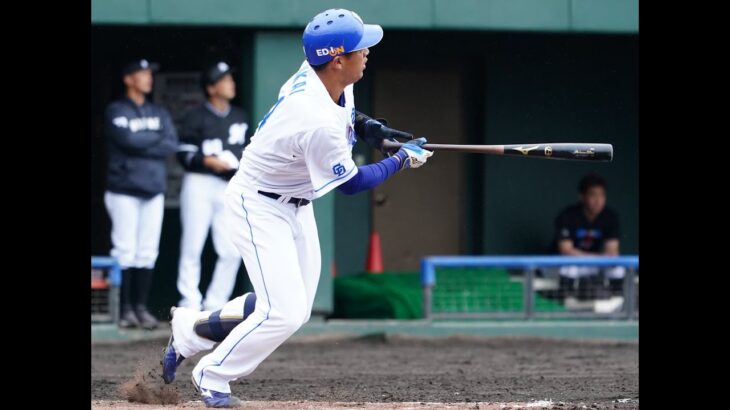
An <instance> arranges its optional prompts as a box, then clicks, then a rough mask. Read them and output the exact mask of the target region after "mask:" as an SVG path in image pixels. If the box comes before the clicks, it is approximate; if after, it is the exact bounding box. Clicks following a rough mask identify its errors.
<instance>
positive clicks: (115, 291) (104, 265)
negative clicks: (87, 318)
mask: <svg viewBox="0 0 730 410" xmlns="http://www.w3.org/2000/svg"><path fill="white" fill-rule="evenodd" d="M91 268H92V269H108V270H109V284H110V285H111V286H110V287H109V299H108V300H109V317H110V319H111V321H112V322H113V323H118V322H119V288H120V287H121V286H122V268H121V267H120V266H119V262H117V260H116V258H113V257H109V256H92V257H91ZM91 320H92V322H93V321H94V314H93V313H92V316H91ZM104 320H108V319H106V317H105V318H104Z"/></svg>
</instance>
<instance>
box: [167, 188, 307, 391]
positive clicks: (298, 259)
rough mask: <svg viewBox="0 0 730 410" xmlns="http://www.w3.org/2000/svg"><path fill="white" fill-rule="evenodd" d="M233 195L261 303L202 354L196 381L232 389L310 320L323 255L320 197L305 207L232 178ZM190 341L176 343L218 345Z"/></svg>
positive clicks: (230, 200)
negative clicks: (316, 204) (319, 230)
mask: <svg viewBox="0 0 730 410" xmlns="http://www.w3.org/2000/svg"><path fill="white" fill-rule="evenodd" d="M287 199H288V198H287ZM225 202H226V211H225V218H226V227H227V228H228V230H229V233H230V235H231V239H232V240H233V243H234V244H235V245H236V248H237V249H238V251H239V252H240V253H241V255H242V256H243V261H244V263H245V264H246V270H247V271H248V276H249V278H250V280H251V284H252V285H253V288H254V291H255V292H256V308H255V310H254V312H253V313H252V314H251V315H250V316H249V317H248V318H247V319H246V320H244V321H243V322H241V323H240V324H239V325H238V326H236V327H235V328H233V330H232V331H231V333H229V334H228V336H227V337H226V338H225V339H224V340H223V341H222V342H221V343H220V344H219V345H218V346H217V347H216V349H215V350H213V351H212V352H211V353H209V354H208V355H206V356H204V357H203V358H201V359H200V361H199V362H198V364H197V365H196V366H195V369H194V370H193V380H194V381H195V383H196V384H197V385H198V386H200V387H203V388H205V389H211V390H215V391H218V392H223V393H230V391H231V388H230V386H229V382H230V381H233V380H236V379H237V378H239V377H243V376H246V375H248V374H250V373H251V372H253V371H254V370H255V369H256V367H257V366H258V365H259V364H260V363H261V362H262V361H263V360H264V359H266V357H268V356H269V355H270V354H271V353H272V352H273V351H274V350H276V348H277V347H278V346H279V345H281V344H282V343H283V342H284V341H285V340H286V339H287V338H289V336H291V335H292V334H293V333H294V332H296V330H297V329H299V327H300V326H301V325H303V324H304V323H306V322H307V321H308V320H309V317H310V315H311V311H312V304H313V303H314V295H315V293H316V291H317V284H318V282H319V272H320V268H321V256H320V248H319V237H318V234H317V225H316V222H315V220H314V211H313V208H312V204H309V205H306V206H303V207H299V208H297V207H295V206H294V205H293V204H288V203H284V202H283V201H279V200H274V199H271V198H268V197H265V196H263V195H260V194H258V193H257V190H256V189H255V188H253V187H251V186H248V185H246V186H240V185H236V184H235V183H231V184H230V185H229V187H228V189H227V191H226V195H225ZM236 300H237V299H234V300H233V301H231V302H229V303H235V302H236ZM224 309H225V307H224ZM176 315H177V312H176ZM188 316H189V317H190V320H189V321H190V323H187V324H184V326H185V328H188V326H189V327H190V328H192V326H193V323H194V319H195V317H196V315H192V314H191V315H188ZM181 319H182V318H181ZM175 320H177V317H176V318H175V319H173V329H174V326H175V323H174V321H175ZM186 342H188V341H185V340H177V338H176V340H175V347H176V348H178V347H183V346H187V347H186V348H184V349H182V350H186V351H185V352H183V351H180V353H181V354H183V355H185V353H187V354H188V355H190V354H194V353H197V352H195V351H194V350H191V349H195V346H198V348H205V347H206V346H210V345H211V343H186ZM190 342H193V341H190ZM208 348H209V347H208Z"/></svg>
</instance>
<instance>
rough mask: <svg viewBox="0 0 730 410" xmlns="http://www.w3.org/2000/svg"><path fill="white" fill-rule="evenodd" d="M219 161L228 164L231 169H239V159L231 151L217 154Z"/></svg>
mask: <svg viewBox="0 0 730 410" xmlns="http://www.w3.org/2000/svg"><path fill="white" fill-rule="evenodd" d="M216 156H217V157H218V159H220V160H221V161H223V162H225V163H226V164H228V166H229V167H230V168H231V169H238V158H236V156H235V155H233V153H232V152H231V151H229V150H225V151H223V152H220V153H218V154H216Z"/></svg>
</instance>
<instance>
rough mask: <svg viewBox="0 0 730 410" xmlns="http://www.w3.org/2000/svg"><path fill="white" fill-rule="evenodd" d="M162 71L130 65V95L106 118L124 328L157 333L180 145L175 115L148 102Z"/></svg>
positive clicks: (108, 196) (126, 76) (126, 71)
mask: <svg viewBox="0 0 730 410" xmlns="http://www.w3.org/2000/svg"><path fill="white" fill-rule="evenodd" d="M157 67H158V66H157V64H150V63H149V62H148V61H147V60H136V61H132V62H130V63H128V64H126V65H125V66H124V67H123V68H122V80H123V81H124V85H125V87H126V94H125V96H124V97H123V98H121V99H120V100H117V101H114V102H112V103H111V104H109V106H108V107H107V109H106V113H105V116H104V132H105V134H106V137H107V140H108V147H109V164H108V172H107V189H106V192H105V193H104V203H105V205H106V208H107V211H108V212H109V216H110V218H111V222H112V232H111V236H112V247H113V248H112V251H111V255H112V256H114V257H115V258H117V260H118V261H119V264H120V265H121V268H122V270H123V271H122V292H121V303H122V311H121V317H120V321H119V325H120V326H121V327H137V326H141V327H143V328H145V329H154V328H155V327H157V320H156V319H155V317H154V316H152V315H151V314H150V313H149V312H148V311H147V306H146V305H147V296H148V294H149V291H150V285H151V284H152V269H153V268H154V267H155V261H156V260H157V255H158V253H159V244H160V232H161V230H162V216H163V213H164V192H165V189H166V184H167V165H166V158H167V157H168V156H169V155H172V154H174V153H175V150H176V149H177V144H178V140H177V132H176V131H175V126H174V125H173V123H172V119H171V118H170V114H169V113H168V112H167V110H165V109H164V108H162V107H160V106H158V105H156V104H153V103H151V102H149V101H147V100H146V99H145V95H146V94H149V93H150V91H152V71H154V70H156V69H157ZM133 297H134V298H133Z"/></svg>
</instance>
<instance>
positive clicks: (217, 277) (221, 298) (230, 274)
mask: <svg viewBox="0 0 730 410" xmlns="http://www.w3.org/2000/svg"><path fill="white" fill-rule="evenodd" d="M215 182H216V184H215V185H214V186H212V187H211V188H213V189H212V190H213V193H212V194H213V195H214V197H213V199H212V201H213V207H214V208H213V209H214V211H213V225H212V228H211V230H212V236H213V246H214V247H215V252H216V254H217V255H218V260H217V261H216V263H215V269H214V270H213V278H212V279H211V281H210V285H208V290H207V291H206V292H205V299H204V300H203V310H218V309H220V308H221V307H222V306H223V305H224V304H225V303H226V302H228V299H230V298H231V294H232V293H233V287H234V286H235V285H236V275H237V274H238V268H239V267H240V266H241V255H240V254H239V253H238V249H236V246H235V245H234V244H233V241H232V240H231V238H229V236H228V231H227V229H226V220H227V219H226V218H225V214H224V212H223V211H224V210H225V208H224V203H223V196H224V192H225V188H226V183H225V182H224V181H215Z"/></svg>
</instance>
